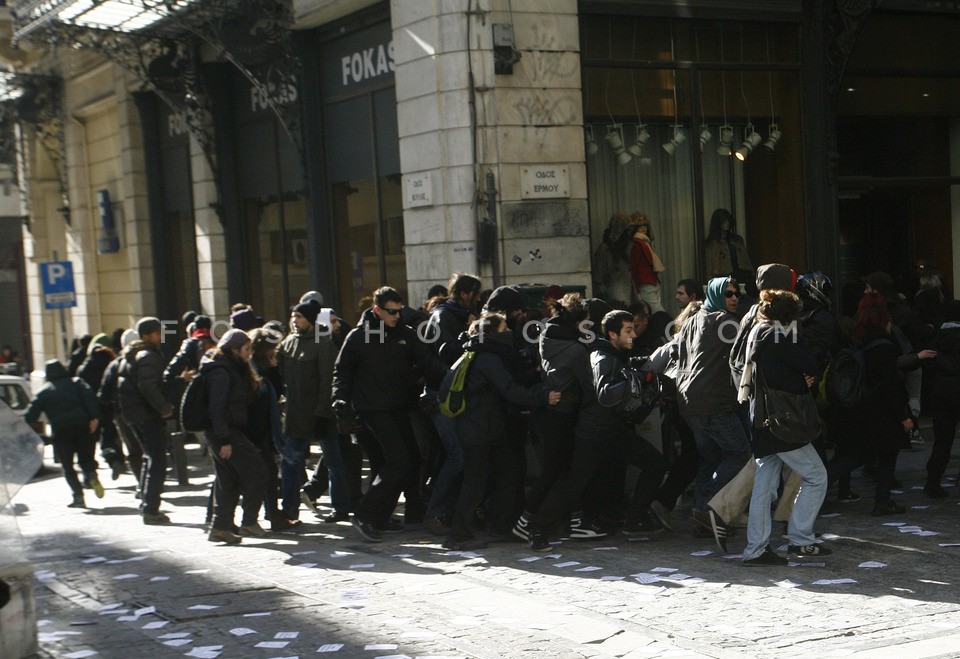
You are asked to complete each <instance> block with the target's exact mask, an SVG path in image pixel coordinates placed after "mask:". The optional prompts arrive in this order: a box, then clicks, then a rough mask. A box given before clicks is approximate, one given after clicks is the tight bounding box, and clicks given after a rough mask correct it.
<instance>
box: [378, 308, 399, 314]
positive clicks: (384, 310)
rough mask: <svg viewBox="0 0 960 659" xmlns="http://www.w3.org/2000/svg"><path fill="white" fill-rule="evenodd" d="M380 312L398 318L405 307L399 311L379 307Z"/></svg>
mask: <svg viewBox="0 0 960 659" xmlns="http://www.w3.org/2000/svg"><path fill="white" fill-rule="evenodd" d="M379 309H380V311H383V312H385V313H388V314H390V315H391V316H396V315H397V314H398V313H400V312H401V311H403V307H400V308H399V309H387V308H386V307H379Z"/></svg>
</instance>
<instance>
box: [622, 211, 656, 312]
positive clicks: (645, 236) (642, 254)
mask: <svg viewBox="0 0 960 659" xmlns="http://www.w3.org/2000/svg"><path fill="white" fill-rule="evenodd" d="M630 224H631V226H633V227H635V232H634V234H633V244H632V245H631V247H630V279H631V281H632V282H633V290H635V291H636V292H637V297H638V298H640V299H641V300H643V301H644V302H646V303H647V304H649V305H650V309H651V312H652V313H657V312H658V311H663V303H662V302H661V301H660V273H661V272H663V270H664V267H663V261H661V260H660V257H659V256H657V253H656V252H655V251H653V230H652V229H651V228H650V218H649V217H647V215H646V213H634V214H633V216H632V217H631V218H630Z"/></svg>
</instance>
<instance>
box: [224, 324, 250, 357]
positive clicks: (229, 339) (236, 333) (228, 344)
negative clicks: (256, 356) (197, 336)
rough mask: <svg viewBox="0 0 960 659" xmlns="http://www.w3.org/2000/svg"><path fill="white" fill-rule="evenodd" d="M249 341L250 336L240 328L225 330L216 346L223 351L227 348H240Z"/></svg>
mask: <svg viewBox="0 0 960 659" xmlns="http://www.w3.org/2000/svg"><path fill="white" fill-rule="evenodd" d="M249 341H250V336H249V335H248V334H247V333H246V332H244V331H243V330H241V329H236V328H234V329H231V330H227V333H226V334H224V335H223V336H222V337H220V341H219V342H218V343H217V347H218V348H220V350H222V351H223V352H227V351H228V350H237V349H239V348H242V347H243V346H244V345H246V344H247V343H248V342H249Z"/></svg>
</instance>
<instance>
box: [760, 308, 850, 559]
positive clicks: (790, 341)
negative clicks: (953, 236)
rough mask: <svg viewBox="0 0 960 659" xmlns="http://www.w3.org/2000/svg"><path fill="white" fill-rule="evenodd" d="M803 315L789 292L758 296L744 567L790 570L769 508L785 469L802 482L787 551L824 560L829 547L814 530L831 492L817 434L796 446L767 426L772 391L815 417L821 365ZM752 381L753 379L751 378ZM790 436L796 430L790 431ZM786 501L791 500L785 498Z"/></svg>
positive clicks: (795, 502) (793, 513) (788, 530)
mask: <svg viewBox="0 0 960 659" xmlns="http://www.w3.org/2000/svg"><path fill="white" fill-rule="evenodd" d="M802 309H803V307H802V304H801V302H800V299H799V298H798V297H797V296H796V295H795V294H794V293H791V292H790V291H778V290H763V291H760V302H759V303H758V309H757V315H756V323H755V325H754V327H753V328H752V329H751V331H750V335H749V338H748V342H747V343H748V345H747V354H746V356H745V359H746V362H747V364H751V365H752V366H751V368H752V373H751V375H752V382H753V384H754V386H753V388H752V390H751V394H750V397H749V399H750V421H751V424H750V430H751V436H752V437H751V443H752V446H753V459H754V462H755V464H756V474H755V476H754V480H753V491H752V495H751V498H750V517H749V519H748V522H747V547H746V549H744V550H743V565H745V566H748V567H753V566H763V565H786V564H787V559H786V558H784V557H783V556H780V555H779V554H777V553H776V552H775V551H774V550H773V549H771V547H770V544H769V542H770V532H771V515H770V506H771V504H772V503H773V501H774V500H775V499H776V498H777V489H778V488H779V486H780V477H781V471H782V470H783V466H784V465H786V466H788V467H789V468H790V469H791V470H792V472H793V473H794V474H796V475H797V476H799V477H800V478H801V479H802V484H801V486H800V489H799V492H798V494H797V495H796V497H795V499H794V502H793V508H792V510H791V511H790V519H789V521H788V524H787V537H788V539H789V544H788V548H787V551H788V552H789V553H791V554H793V555H795V556H799V557H806V556H826V555H828V554H831V553H833V552H832V551H831V550H830V548H829V547H826V546H824V545H820V544H817V543H816V536H815V535H814V532H813V525H814V522H815V521H816V519H817V515H818V514H819V512H820V506H821V504H822V503H823V497H824V495H825V494H826V492H827V471H826V469H825V468H824V466H823V462H822V461H821V460H820V456H819V455H818V454H817V450H816V449H815V448H814V447H813V440H814V439H816V432H815V431H814V433H812V434H810V435H808V436H807V439H808V440H809V441H808V442H807V443H803V444H801V443H799V442H798V443H793V442H794V441H796V440H795V439H793V438H791V441H787V440H785V439H783V438H782V437H780V436H778V435H777V434H776V433H775V432H774V430H773V429H771V427H770V426H769V419H770V412H771V410H770V409H769V408H768V406H767V405H766V402H767V398H766V397H767V395H768V391H769V390H774V391H781V392H787V393H789V394H794V395H796V396H800V397H805V398H806V402H807V404H808V406H810V407H812V409H813V410H814V412H815V408H816V403H815V401H814V399H813V395H812V394H811V393H810V387H811V386H813V384H814V383H815V381H816V377H815V376H814V373H816V371H817V359H816V357H814V355H813V354H811V353H810V352H807V351H806V350H804V349H803V348H802V347H801V346H800V345H799V338H798V336H797V325H796V322H797V320H798V319H799V317H800V313H801V310H802ZM748 377H749V376H748ZM791 430H792V429H791ZM784 496H789V494H785V495H784Z"/></svg>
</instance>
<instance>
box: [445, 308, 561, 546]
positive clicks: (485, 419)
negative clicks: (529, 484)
mask: <svg viewBox="0 0 960 659" xmlns="http://www.w3.org/2000/svg"><path fill="white" fill-rule="evenodd" d="M513 340H514V337H513V332H512V331H511V330H510V329H509V328H508V327H507V319H506V316H504V315H503V314H499V313H489V312H488V313H484V314H483V315H482V316H481V317H480V319H479V320H477V321H474V322H473V323H472V324H471V326H470V338H469V339H468V341H467V343H466V345H465V350H466V351H468V352H474V353H476V355H475V357H474V358H473V359H472V360H471V363H470V366H469V371H468V373H467V376H466V383H465V386H464V389H463V392H464V395H465V401H464V403H465V405H464V409H463V411H462V412H461V413H460V414H459V415H458V416H457V417H456V426H457V438H458V440H459V441H460V445H461V448H462V450H463V484H462V485H461V488H460V495H459V497H458V498H457V505H456V508H455V512H454V515H453V524H452V525H451V527H450V532H449V534H448V535H447V539H446V541H444V543H443V546H444V548H446V549H451V550H457V551H464V550H468V549H478V548H482V547H485V546H486V542H481V541H477V540H476V539H475V537H474V534H473V530H472V526H473V518H474V515H475V513H476V510H477V508H478V507H479V506H480V504H481V503H482V502H483V499H484V495H485V494H486V493H487V490H488V486H490V485H491V483H492V492H490V494H489V496H490V499H491V503H490V507H491V508H492V509H494V510H500V509H503V508H504V507H507V506H511V505H512V503H513V495H514V491H515V490H516V484H517V482H522V480H523V472H522V471H521V469H520V465H519V464H517V462H516V461H515V460H512V459H511V457H512V455H513V453H512V452H511V451H509V450H507V448H506V446H505V444H506V442H507V441H509V439H510V437H509V436H508V434H507V433H506V427H505V424H506V419H507V417H506V415H505V414H504V407H505V406H504V402H511V403H514V404H517V405H523V406H527V407H535V408H537V407H543V406H545V405H548V404H549V405H556V404H557V403H558V402H560V399H561V394H560V392H559V391H550V392H548V391H547V389H546V387H545V386H543V385H535V386H533V387H529V388H528V387H524V386H523V385H521V384H519V383H517V382H516V381H515V380H514V379H513V376H512V375H511V374H510V371H509V370H508V369H507V365H506V364H507V363H508V362H509V361H510V360H511V359H512V353H513V349H514V348H513ZM451 373H452V372H451ZM449 377H450V376H449V375H448V378H447V381H449ZM443 390H444V388H443V387H442V386H441V393H442V392H443Z"/></svg>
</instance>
